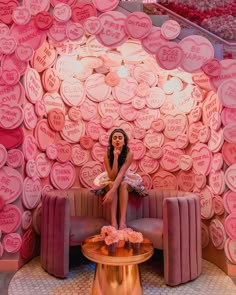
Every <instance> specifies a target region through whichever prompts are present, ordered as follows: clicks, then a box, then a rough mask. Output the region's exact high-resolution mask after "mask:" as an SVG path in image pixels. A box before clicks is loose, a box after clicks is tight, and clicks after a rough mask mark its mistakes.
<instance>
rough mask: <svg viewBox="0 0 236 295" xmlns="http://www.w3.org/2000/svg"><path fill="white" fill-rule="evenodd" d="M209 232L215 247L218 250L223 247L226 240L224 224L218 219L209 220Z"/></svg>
mask: <svg viewBox="0 0 236 295" xmlns="http://www.w3.org/2000/svg"><path fill="white" fill-rule="evenodd" d="M209 233H210V237H211V240H212V243H213V245H214V246H215V248H216V249H218V250H220V249H223V248H224V243H225V241H226V234H225V229H224V225H223V224H222V223H221V222H220V221H219V220H218V219H213V220H211V222H210V226H209Z"/></svg>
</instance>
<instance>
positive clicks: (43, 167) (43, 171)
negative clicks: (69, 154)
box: [35, 153, 52, 178]
mask: <svg viewBox="0 0 236 295" xmlns="http://www.w3.org/2000/svg"><path fill="white" fill-rule="evenodd" d="M35 163H36V167H37V172H38V175H39V177H40V178H46V177H48V175H49V173H50V170H51V167H52V162H51V161H50V160H49V159H48V158H47V156H46V154H44V153H40V154H38V155H37V157H36V159H35Z"/></svg>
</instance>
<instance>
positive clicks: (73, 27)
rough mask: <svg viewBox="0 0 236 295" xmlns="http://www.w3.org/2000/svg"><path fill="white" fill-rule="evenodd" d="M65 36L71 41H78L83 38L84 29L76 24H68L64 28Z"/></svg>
mask: <svg viewBox="0 0 236 295" xmlns="http://www.w3.org/2000/svg"><path fill="white" fill-rule="evenodd" d="M66 35H67V37H68V38H69V40H71V41H76V40H77V41H78V40H80V39H81V38H82V37H83V36H84V28H83V26H82V25H81V24H78V23H68V24H67V26H66Z"/></svg>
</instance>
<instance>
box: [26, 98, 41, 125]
mask: <svg viewBox="0 0 236 295" xmlns="http://www.w3.org/2000/svg"><path fill="white" fill-rule="evenodd" d="M37 121H38V118H37V115H36V113H35V110H34V105H33V104H32V103H30V102H28V103H26V104H25V105H24V124H25V127H26V128H27V129H34V128H35V126H36V124H37Z"/></svg>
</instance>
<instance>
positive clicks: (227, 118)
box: [221, 108, 236, 126]
mask: <svg viewBox="0 0 236 295" xmlns="http://www.w3.org/2000/svg"><path fill="white" fill-rule="evenodd" d="M221 120H222V123H223V125H224V126H225V125H227V124H230V123H234V122H236V108H235V109H230V108H224V109H223V110H222V113H221Z"/></svg>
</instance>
